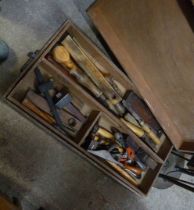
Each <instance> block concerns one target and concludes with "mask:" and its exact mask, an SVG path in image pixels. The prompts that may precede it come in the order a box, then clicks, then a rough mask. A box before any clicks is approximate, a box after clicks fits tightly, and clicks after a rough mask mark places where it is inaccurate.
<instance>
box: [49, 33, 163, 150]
mask: <svg viewBox="0 0 194 210" xmlns="http://www.w3.org/2000/svg"><path fill="white" fill-rule="evenodd" d="M48 59H49V60H50V61H51V62H53V61H54V62H55V65H57V64H60V66H62V67H63V70H66V72H68V73H69V74H70V75H71V76H72V77H73V78H74V79H75V80H76V81H77V82H78V83H79V84H80V85H81V86H82V87H84V88H85V89H86V90H87V91H88V92H90V93H91V94H92V95H93V96H94V97H95V98H96V99H97V100H98V101H99V102H100V103H101V104H103V105H104V106H105V107H106V108H108V109H109V110H110V111H111V112H112V113H114V115H116V116H117V117H118V118H120V120H121V121H122V122H123V123H124V124H125V125H126V126H127V127H128V128H129V129H130V130H131V131H133V132H134V133H135V134H136V135H137V136H138V137H139V138H141V139H142V140H143V141H144V142H145V143H146V144H147V145H149V147H150V148H151V149H152V150H153V151H155V152H157V151H158V149H159V147H160V145H161V143H162V141H163V139H165V138H166V137H165V135H164V133H163V131H162V129H161V127H160V125H159V124H158V122H157V121H156V119H155V118H154V116H153V114H152V113H151V111H150V109H149V108H148V107H147V105H146V104H145V103H144V102H143V101H142V100H141V99H140V97H139V96H138V95H137V94H135V93H134V92H133V91H132V90H126V89H125V88H124V87H123V86H122V84H121V83H120V82H118V81H117V80H116V79H115V78H114V77H113V76H112V75H111V74H110V72H109V71H107V70H106V69H104V68H103V67H102V66H101V65H100V64H99V63H98V61H97V60H95V59H94V58H93V57H92V56H91V55H90V54H89V53H88V52H87V51H86V50H85V49H83V48H82V46H81V45H80V44H79V42H78V41H77V40H76V38H75V37H71V36H70V35H67V36H66V37H65V39H64V40H63V41H62V42H61V43H60V44H59V45H57V46H55V47H54V48H53V50H52V55H51V56H50V55H49V56H48Z"/></svg>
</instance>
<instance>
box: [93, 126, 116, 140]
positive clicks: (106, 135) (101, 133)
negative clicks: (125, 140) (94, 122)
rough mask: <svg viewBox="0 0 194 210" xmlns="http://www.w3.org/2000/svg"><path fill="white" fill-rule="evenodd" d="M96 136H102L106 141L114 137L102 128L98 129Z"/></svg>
mask: <svg viewBox="0 0 194 210" xmlns="http://www.w3.org/2000/svg"><path fill="white" fill-rule="evenodd" d="M96 134H99V135H101V136H103V137H104V138H107V139H113V138H114V136H113V134H112V133H111V132H109V131H107V130H106V129H104V128H100V127H99V128H98V130H97V132H96Z"/></svg>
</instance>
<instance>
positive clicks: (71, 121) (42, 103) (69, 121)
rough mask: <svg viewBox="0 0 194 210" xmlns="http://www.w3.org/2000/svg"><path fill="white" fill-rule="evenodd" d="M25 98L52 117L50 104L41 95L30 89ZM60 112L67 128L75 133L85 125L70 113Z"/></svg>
mask: <svg viewBox="0 0 194 210" xmlns="http://www.w3.org/2000/svg"><path fill="white" fill-rule="evenodd" d="M25 98H26V99H28V100H30V101H31V102H32V103H33V104H34V105H35V106H36V107H38V108H39V109H41V110H42V111H43V112H45V113H46V114H47V115H48V116H50V114H51V113H50V108H49V106H48V103H47V101H46V99H44V98H43V97H42V96H41V95H39V94H37V93H35V92H34V91H33V90H31V89H29V90H28V91H27V93H26V96H25ZM58 112H59V114H60V116H61V120H62V122H63V124H64V125H65V126H67V127H70V128H73V129H74V130H75V132H77V131H78V130H79V129H80V128H81V126H82V125H83V122H81V121H80V120H78V119H77V118H76V117H74V116H73V115H72V114H70V113H69V112H66V111H65V110H58ZM50 117H51V116H50ZM53 120H54V119H53Z"/></svg>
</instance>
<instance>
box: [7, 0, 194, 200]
mask: <svg viewBox="0 0 194 210" xmlns="http://www.w3.org/2000/svg"><path fill="white" fill-rule="evenodd" d="M145 2H146V3H145ZM151 2H152V4H151ZM154 2H155V1H149V2H148V1H142V3H140V2H137V1H133V0H130V1H127V0H122V1H116V0H111V1H105V0H99V1H97V3H96V4H94V5H93V6H92V7H91V8H90V9H89V14H90V16H91V17H92V19H93V21H94V22H95V24H96V26H97V27H98V29H99V30H100V31H101V32H102V35H103V36H104V38H105V40H106V41H107V43H108V44H109V45H110V46H111V49H112V50H113V52H114V53H115V55H116V56H117V58H118V60H119V61H120V63H121V64H122V65H123V67H124V71H125V72H126V73H127V75H128V76H129V77H130V78H131V79H129V77H128V76H127V75H126V74H125V73H123V72H122V71H121V70H120V69H118V68H117V66H116V65H114V64H113V63H112V62H111V61H110V60H109V59H108V58H107V57H106V56H105V55H104V54H103V53H102V52H101V51H100V50H99V49H98V48H97V47H96V46H95V45H94V44H93V43H92V42H91V41H90V40H89V39H88V38H87V36H86V35H85V34H84V33H82V32H81V30H80V29H79V28H78V27H76V26H75V25H74V24H72V23H71V22H70V21H67V22H65V23H64V25H62V26H61V28H60V29H59V30H58V31H57V32H56V34H55V35H54V36H53V37H52V38H51V39H50V40H49V41H48V43H47V44H46V45H45V46H44V47H43V49H42V50H41V51H40V52H39V53H38V55H37V56H36V58H35V59H34V60H33V61H32V62H31V63H30V64H29V65H28V66H27V67H26V68H25V70H24V71H23V72H22V73H21V75H20V77H19V78H18V79H17V81H16V82H15V83H14V84H13V86H12V87H11V88H10V89H9V90H8V92H7V93H6V96H5V97H6V101H7V103H8V104H10V105H11V106H12V107H14V108H15V109H17V110H18V111H19V112H21V113H22V114H24V115H25V116H26V117H28V118H29V119H30V120H32V121H33V122H34V123H36V124H37V125H39V126H41V128H43V129H45V130H46V131H47V132H49V134H50V135H53V137H55V138H57V139H58V140H59V141H61V142H62V143H63V144H64V145H65V146H68V147H70V148H71V149H72V150H73V151H75V152H77V153H79V154H80V155H81V156H82V157H84V158H86V159H87V160H88V161H90V162H91V163H92V164H94V165H95V166H96V167H97V168H99V169H100V170H102V171H103V172H104V173H106V174H107V175H108V176H110V177H112V178H113V179H114V180H116V181H117V182H119V183H120V184H122V185H123V186H124V187H126V188H128V189H130V190H131V191H133V192H135V193H136V194H138V195H141V196H143V195H147V194H148V192H149V190H150V188H151V187H152V185H153V183H154V181H155V179H156V178H157V175H158V173H159V171H160V169H161V167H162V166H163V164H164V163H165V160H166V159H167V157H168V155H169V153H170V152H171V150H172V147H173V145H172V143H171V142H173V144H174V145H175V146H176V147H177V148H181V149H183V148H186V149H187V150H190V151H191V150H192V147H191V148H190V149H188V147H186V146H185V144H186V143H187V142H186V141H185V142H184V143H183V141H181V139H183V138H177V137H183V136H180V135H179V136H178V132H179V134H180V133H182V134H183V133H184V132H185V131H187V127H186V125H187V123H188V122H189V121H184V120H186V118H184V116H183V113H182V112H181V113H180V115H177V113H175V112H177V111H179V110H180V111H183V107H181V106H182V101H181V98H180V97H178V95H179V92H178V93H177V92H176V91H173V90H174V89H173V90H172V88H174V85H175V83H173V84H172V86H171V83H170V79H171V77H172V75H173V74H175V73H176V69H175V66H176V67H177V68H178V64H176V65H175V64H174V66H173V67H172V66H168V64H165V67H168V70H165V67H164V66H163V65H162V62H164V59H165V58H166V57H167V55H166V54H167V53H165V52H163V53H162V52H161V51H160V53H161V55H162V56H163V57H161V56H159V58H158V57H157V56H158V55H157V53H156V52H155V50H157V49H154V46H155V44H156V42H157V41H158V42H157V43H158V45H159V46H157V47H162V45H160V44H159V40H157V38H158V36H157V35H158V34H157V33H154V32H155V31H149V33H148V32H147V31H146V30H148V28H149V27H150V26H149V24H148V22H149V21H150V24H151V23H152V24H154V23H153V22H152V21H151V20H152V19H151V17H150V19H146V18H148V17H149V13H150V10H151V8H152V6H153V7H154V6H155V7H156V8H158V7H159V6H158V4H157V3H156V2H155V3H154ZM172 2H173V3H168V1H167V0H165V1H164V4H163V5H160V4H159V5H160V6H161V11H160V10H159V9H158V10H156V12H153V11H155V10H153V11H152V10H151V11H152V12H153V13H152V16H154V17H155V16H156V17H158V16H159V14H160V15H161V13H163V12H166V13H167V12H170V11H171V9H172V10H173V9H175V10H176V12H177V14H176V16H179V15H182V13H180V14H179V11H178V10H179V7H178V6H177V7H176V8H175V4H176V3H175V1H172ZM165 4H166V5H165ZM168 4H169V5H168ZM145 5H146V6H145ZM166 6H168V7H169V8H168V11H165V8H166ZM136 9H137V11H138V12H137V13H136V14H133V12H134V13H135V10H136ZM130 10H132V11H131V12H130ZM113 11H114V12H113ZM115 11H116V12H115ZM137 14H138V15H137ZM145 14H146V18H145V17H144V18H143V19H142V16H145ZM161 16H162V15H161ZM161 16H159V17H158V18H159V20H158V21H166V22H165V23H166V24H167V23H168V20H167V19H165V18H164V19H162V20H161V19H160V18H161ZM162 17H163V16H162ZM182 18H183V17H182ZM143 20H144V21H148V22H147V24H148V25H146V24H144V22H143ZM135 21H136V22H137V23H136V22H135ZM141 21H142V22H141ZM184 24H186V21H185V22H184ZM175 26H176V25H175ZM175 29H176V27H175ZM152 30H154V29H153V27H152ZM169 30H170V31H171V29H169ZM177 30H178V29H177ZM185 30H189V29H188V28H185ZM152 32H153V35H152V36H151V35H150V33H152ZM110 34H111V36H110ZM143 34H146V36H145V37H144V36H143ZM141 35H142V36H141ZM166 36H167V34H166ZM153 37H154V40H153ZM173 38H174V39H176V37H173ZM153 41H154V43H153V44H152V42H153ZM176 41H177V40H176ZM148 43H149V44H148ZM146 44H147V45H146ZM163 46H164V47H165V45H164V44H163ZM160 50H162V49H160ZM163 50H164V49H163ZM183 50H186V49H185V48H184V49H183ZM169 53H172V52H171V49H169ZM175 55H176V54H175ZM151 56H153V57H152V58H151ZM177 56H178V55H177ZM179 56H180V55H179ZM155 57H157V58H155ZM189 58H190V57H188V59H189ZM157 59H158V60H157ZM159 60H161V61H160V62H159ZM168 61H169V59H168ZM152 63H153V64H152ZM157 64H160V65H159V66H157V68H156V65H157ZM189 64H191V61H190V60H189ZM189 64H188V65H187V67H188V69H187V71H189ZM152 65H153V66H152ZM169 65H170V64H169ZM171 65H173V64H172V62H171ZM170 67H172V72H171V73H169V75H167V76H165V74H167V73H168V72H169V69H170ZM177 71H178V70H177ZM186 73H188V72H186ZM158 74H159V77H158V76H157V75H158ZM171 74H172V75H171ZM176 75H177V77H173V79H177V81H178V80H179V81H180V76H181V75H182V76H185V78H184V79H186V78H188V76H186V75H184V74H181V73H180V72H179V74H178V73H177V74H176ZM190 75H191V73H190ZM158 78H160V79H161V81H160V80H159V79H158ZM190 81H191V80H189V82H190ZM154 82H155V83H154ZM189 82H188V83H184V85H185V86H184V87H183V90H184V88H185V89H186V88H188V91H190V92H189V93H185V95H186V96H189V94H191V89H189V88H190V87H191V86H190V83H189ZM186 84H187V86H186ZM177 85H181V84H180V83H178V84H177ZM166 87H167V88H168V89H166ZM183 90H182V91H183ZM167 92H168V94H167ZM112 93H113V94H112ZM182 93H183V92H182ZM183 95H184V94H183ZM155 96H157V98H156V97H155ZM176 96H177V98H176ZM170 97H172V100H174V101H175V102H174V103H170V102H172V100H171V99H170ZM158 99H159V100H158ZM49 100H50V102H49ZM185 100H186V99H185ZM167 102H169V103H167ZM190 102H191V100H190V101H188V100H186V101H185V103H186V105H190V104H189V103H190ZM164 103H166V105H165V106H164ZM173 106H174V112H173V113H170V111H172V108H173ZM176 108H177V109H176ZM190 111H191V108H190V107H188V109H187V108H185V109H184V112H185V115H186V116H188V114H189V113H190V115H191V116H192V114H191V112H190ZM153 114H154V115H153ZM168 114H169V115H168ZM173 114H174V115H173ZM175 114H176V115H175ZM156 119H157V120H156ZM184 122H185V124H184ZM159 123H160V124H159ZM174 123H176V126H181V125H182V128H183V131H182V130H180V129H179V130H178V128H179V127H176V126H175V125H174ZM181 123H182V124H181ZM188 129H190V133H189V135H191V131H192V129H191V127H189V128H188ZM168 137H170V140H169V138H168ZM180 142H181V143H183V145H182V144H181V143H180ZM181 145H182V146H181ZM183 146H184V147H183Z"/></svg>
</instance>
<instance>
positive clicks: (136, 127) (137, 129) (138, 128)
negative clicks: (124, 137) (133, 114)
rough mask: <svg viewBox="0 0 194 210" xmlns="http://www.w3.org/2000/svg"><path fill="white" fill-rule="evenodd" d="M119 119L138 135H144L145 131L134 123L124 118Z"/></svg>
mask: <svg viewBox="0 0 194 210" xmlns="http://www.w3.org/2000/svg"><path fill="white" fill-rule="evenodd" d="M121 121H122V122H123V123H124V124H125V125H126V126H127V127H128V128H129V129H130V130H132V131H133V132H134V133H135V134H136V135H137V136H138V137H140V138H141V137H144V135H145V132H144V130H142V129H141V128H140V127H138V126H136V125H134V124H133V123H130V122H128V121H126V120H125V119H123V118H121Z"/></svg>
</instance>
